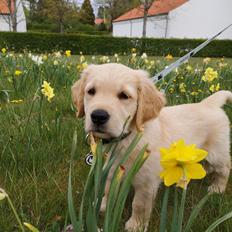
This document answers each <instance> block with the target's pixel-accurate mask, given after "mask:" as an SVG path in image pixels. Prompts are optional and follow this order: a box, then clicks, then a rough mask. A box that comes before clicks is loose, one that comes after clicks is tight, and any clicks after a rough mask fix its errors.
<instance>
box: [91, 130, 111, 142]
mask: <svg viewBox="0 0 232 232" xmlns="http://www.w3.org/2000/svg"><path fill="white" fill-rule="evenodd" d="M89 132H92V133H93V135H94V136H95V137H97V138H100V139H111V138H113V136H112V135H111V134H110V133H109V132H107V131H106V130H105V129H104V128H102V127H95V128H92V129H90V130H89V131H88V133H89Z"/></svg>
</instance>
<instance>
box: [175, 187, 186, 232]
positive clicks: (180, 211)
mask: <svg viewBox="0 0 232 232" xmlns="http://www.w3.org/2000/svg"><path fill="white" fill-rule="evenodd" d="M186 193H187V190H186V189H183V192H182V197H181V202H180V209H179V215H178V222H177V225H178V226H177V232H181V231H182V226H183V218H184V206H185V200H186Z"/></svg>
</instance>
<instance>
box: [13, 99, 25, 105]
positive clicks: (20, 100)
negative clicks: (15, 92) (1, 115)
mask: <svg viewBox="0 0 232 232" xmlns="http://www.w3.org/2000/svg"><path fill="white" fill-rule="evenodd" d="M10 102H11V103H15V104H20V103H22V102H23V100H22V99H18V100H11V101H10Z"/></svg>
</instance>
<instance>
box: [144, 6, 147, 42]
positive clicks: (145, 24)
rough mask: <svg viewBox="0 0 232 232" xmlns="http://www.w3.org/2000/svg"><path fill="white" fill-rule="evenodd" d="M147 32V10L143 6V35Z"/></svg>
mask: <svg viewBox="0 0 232 232" xmlns="http://www.w3.org/2000/svg"><path fill="white" fill-rule="evenodd" d="M146 34H147V11H145V8H144V16H143V37H144V38H145V37H146Z"/></svg>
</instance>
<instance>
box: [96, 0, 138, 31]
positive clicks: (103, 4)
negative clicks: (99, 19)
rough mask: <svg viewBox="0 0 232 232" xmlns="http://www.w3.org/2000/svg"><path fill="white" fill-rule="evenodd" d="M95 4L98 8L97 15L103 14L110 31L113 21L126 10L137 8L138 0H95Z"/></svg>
mask: <svg viewBox="0 0 232 232" xmlns="http://www.w3.org/2000/svg"><path fill="white" fill-rule="evenodd" d="M95 3H96V4H97V6H98V11H99V12H100V13H99V14H102V12H104V16H105V18H106V21H108V24H109V29H110V30H111V29H112V22H113V20H114V19H116V18H117V17H119V16H120V15H122V14H123V13H125V12H127V11H128V10H130V9H132V8H134V7H136V6H138V5H139V4H140V0H127V1H125V0H95ZM102 8H103V9H104V11H103V10H102Z"/></svg>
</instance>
